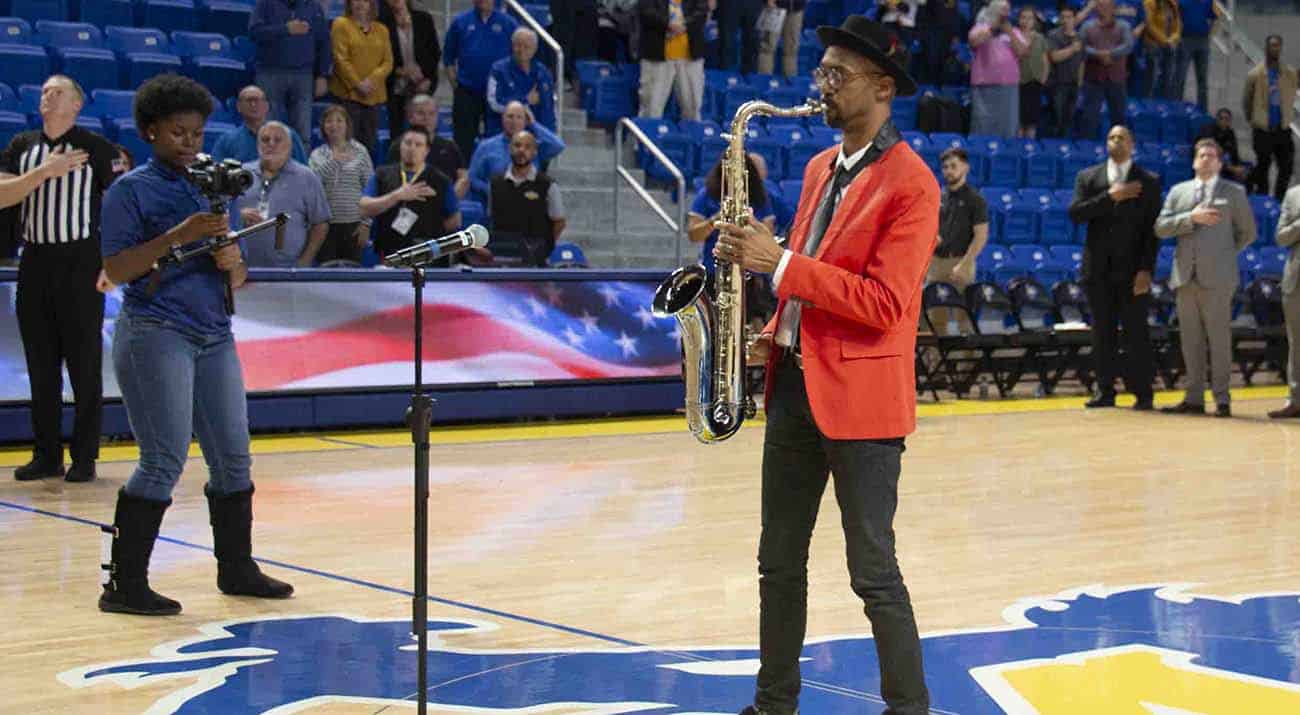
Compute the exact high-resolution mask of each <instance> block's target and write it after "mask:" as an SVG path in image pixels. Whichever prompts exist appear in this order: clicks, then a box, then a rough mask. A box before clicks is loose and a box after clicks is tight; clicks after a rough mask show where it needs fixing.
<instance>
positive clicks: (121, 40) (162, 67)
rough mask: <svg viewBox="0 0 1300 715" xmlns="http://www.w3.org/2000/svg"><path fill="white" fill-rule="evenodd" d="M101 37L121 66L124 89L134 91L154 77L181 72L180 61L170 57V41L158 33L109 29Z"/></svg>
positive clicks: (125, 28)
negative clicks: (114, 53)
mask: <svg viewBox="0 0 1300 715" xmlns="http://www.w3.org/2000/svg"><path fill="white" fill-rule="evenodd" d="M104 37H105V39H106V40H107V41H108V46H109V48H110V49H112V50H113V51H114V52H116V53H117V55H118V59H119V60H120V62H121V67H122V69H121V72H122V78H121V79H122V83H121V86H122V87H124V88H127V89H135V88H136V87H139V86H140V85H141V84H143V83H144V81H145V80H147V79H149V78H150V77H153V76H154V75H159V74H163V73H165V72H175V73H177V74H179V73H180V72H181V68H182V65H181V58H180V57H177V56H176V55H174V54H172V51H171V41H170V40H168V39H167V35H165V34H163V32H162V31H161V30H157V29H154V28H151V27H121V26H117V25H109V26H108V27H105V28H104Z"/></svg>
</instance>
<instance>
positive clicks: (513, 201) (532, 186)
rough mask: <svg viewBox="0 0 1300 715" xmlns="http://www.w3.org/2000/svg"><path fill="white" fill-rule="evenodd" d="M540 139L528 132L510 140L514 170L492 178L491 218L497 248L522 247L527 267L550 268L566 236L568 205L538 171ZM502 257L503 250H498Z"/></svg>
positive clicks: (548, 179)
mask: <svg viewBox="0 0 1300 715" xmlns="http://www.w3.org/2000/svg"><path fill="white" fill-rule="evenodd" d="M536 158H537V138H536V137H534V136H533V135H532V133H531V132H529V131H528V130H527V129H521V130H519V131H518V132H515V135H514V136H513V137H511V138H510V169H509V170H508V171H506V172H505V173H504V174H499V175H497V176H494V177H492V189H491V193H490V195H489V198H488V216H490V217H491V220H492V238H493V242H494V244H495V245H497V246H505V245H508V244H510V243H516V244H517V245H518V252H519V257H520V259H521V261H522V263H523V264H524V265H526V266H536V267H541V266H544V265H546V257H547V256H549V255H551V251H552V250H554V248H555V242H556V241H558V240H559V238H560V234H562V233H564V226H565V223H566V221H565V218H564V201H563V199H562V198H561V196H560V187H559V186H558V185H557V184H556V183H555V180H554V179H552V178H551V177H549V176H547V175H546V174H544V173H541V172H539V171H537V165H536V163H535V162H534V160H535V159H536ZM494 252H496V253H497V254H498V255H501V250H500V249H499V248H498V249H494Z"/></svg>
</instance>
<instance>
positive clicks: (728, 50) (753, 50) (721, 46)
mask: <svg viewBox="0 0 1300 715" xmlns="http://www.w3.org/2000/svg"><path fill="white" fill-rule="evenodd" d="M659 4H661V3H659V2H655V5H659ZM682 4H683V5H684V4H685V3H684V2H683V3H682ZM715 4H716V6H717V14H716V15H715V16H714V17H715V19H716V20H717V21H718V68H719V69H724V70H731V69H736V67H737V64H736V55H737V52H739V55H740V64H739V68H740V73H741V74H745V75H748V74H753V73H754V67H755V63H756V60H757V59H758V17H759V15H761V14H762V13H763V5H764V0H717V2H716V3H715ZM644 5H645V4H644V3H642V7H644ZM685 12H686V14H687V15H688V16H689V15H690V14H691V13H690V10H685ZM642 22H645V20H644V17H643V19H642ZM684 24H686V25H690V21H689V20H688V21H686V22H685V23H684ZM682 32H686V30H682ZM737 34H739V35H740V42H739V43H737V42H736V35H737ZM691 44H692V45H693V44H695V43H694V42H692V43H691ZM645 47H646V45H645V44H642V45H641V48H642V50H643V51H644V49H645ZM700 49H701V50H702V49H703V47H702V46H701V48H700ZM693 56H697V57H698V56H702V55H701V54H699V53H698V52H697V53H693Z"/></svg>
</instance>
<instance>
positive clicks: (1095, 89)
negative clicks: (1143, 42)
mask: <svg viewBox="0 0 1300 715" xmlns="http://www.w3.org/2000/svg"><path fill="white" fill-rule="evenodd" d="M1079 34H1080V35H1082V36H1083V51H1084V54H1085V55H1086V56H1087V59H1085V60H1084V63H1083V127H1082V128H1083V136H1084V137H1085V138H1088V139H1091V138H1093V137H1094V136H1096V134H1097V128H1098V127H1099V126H1100V122H1101V102H1102V100H1103V99H1105V101H1106V111H1107V112H1108V113H1109V116H1110V121H1111V123H1112V124H1123V123H1124V111H1125V104H1126V102H1127V93H1126V91H1125V88H1124V83H1125V82H1126V81H1127V80H1128V66H1127V64H1126V63H1127V61H1128V60H1127V59H1125V58H1126V57H1127V56H1128V54H1129V53H1130V52H1132V51H1133V28H1132V26H1131V25H1129V23H1128V21H1127V20H1123V19H1121V18H1119V17H1116V15H1115V0H1097V17H1095V18H1092V19H1090V20H1088V21H1087V22H1085V23H1084V24H1083V27H1082V28H1080V30H1079Z"/></svg>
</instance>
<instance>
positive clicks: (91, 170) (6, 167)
mask: <svg viewBox="0 0 1300 715" xmlns="http://www.w3.org/2000/svg"><path fill="white" fill-rule="evenodd" d="M59 147H64V151H74V150H77V149H80V150H83V151H85V152H87V153H88V154H89V155H90V160H89V161H87V162H86V164H85V166H82V167H81V168H80V169H77V170H76V171H73V172H70V173H69V174H67V175H65V176H62V177H60V178H58V179H53V180H50V181H45V182H42V183H41V185H40V186H37V187H36V188H35V189H34V190H33V191H32V192H31V193H30V194H28V195H27V197H26V198H24V199H23V201H22V209H21V212H22V216H21V221H22V224H21V226H22V228H21V233H22V237H23V240H24V241H26V242H27V243H32V244H59V243H72V242H73V241H83V240H86V239H91V240H94V241H96V242H98V241H99V210H100V203H101V201H102V200H103V198H104V191H105V190H106V189H107V188H108V185H109V184H110V183H112V181H113V179H114V178H115V176H116V174H115V173H114V168H115V167H114V162H115V161H116V160H117V150H116V149H114V148H113V145H112V144H110V143H109V142H108V140H107V139H105V138H104V137H101V136H99V135H98V134H95V133H94V132H92V131H89V130H86V129H82V128H81V127H73V128H72V129H70V130H68V131H67V132H66V133H64V135H63V136H61V137H59V138H58V139H57V140H53V141H51V140H50V139H49V138H48V137H46V136H45V134H44V133H43V132H40V131H29V132H23V133H22V134H19V135H17V136H15V137H14V138H13V140H12V141H10V142H9V146H8V147H6V148H5V150H4V153H3V154H0V171H3V172H5V173H7V174H12V175H14V176H21V175H22V174H25V173H27V172H28V171H31V170H32V169H35V168H36V167H38V166H40V165H41V162H43V161H45V159H46V157H48V156H49V155H50V153H51V152H53V151H54V150H55V149H57V148H59Z"/></svg>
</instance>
